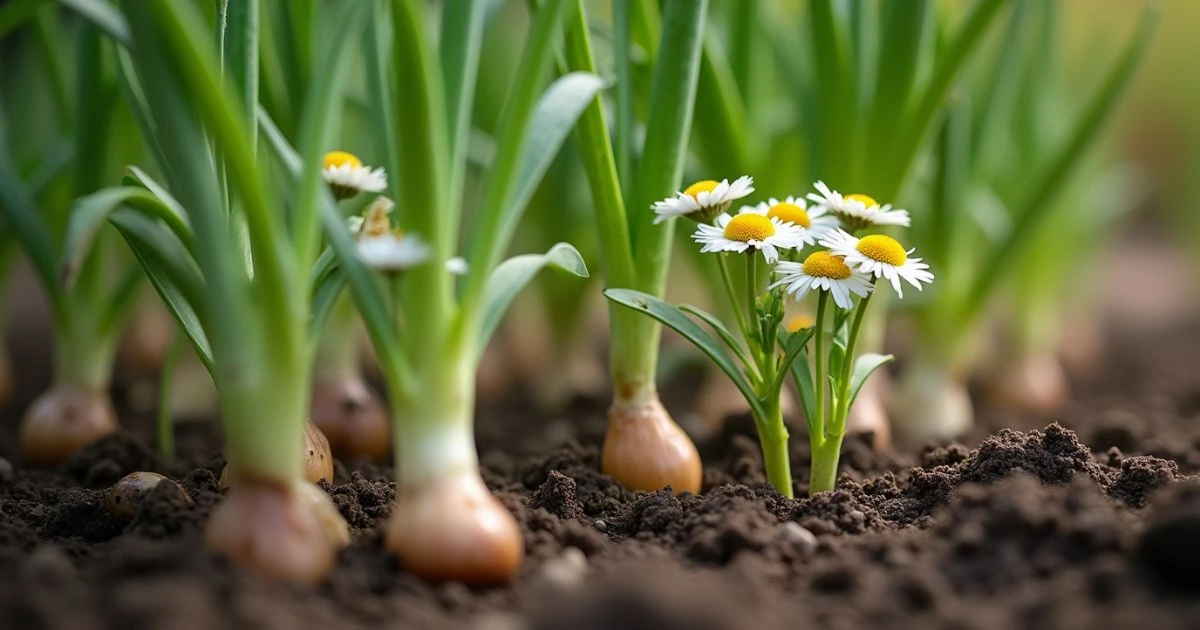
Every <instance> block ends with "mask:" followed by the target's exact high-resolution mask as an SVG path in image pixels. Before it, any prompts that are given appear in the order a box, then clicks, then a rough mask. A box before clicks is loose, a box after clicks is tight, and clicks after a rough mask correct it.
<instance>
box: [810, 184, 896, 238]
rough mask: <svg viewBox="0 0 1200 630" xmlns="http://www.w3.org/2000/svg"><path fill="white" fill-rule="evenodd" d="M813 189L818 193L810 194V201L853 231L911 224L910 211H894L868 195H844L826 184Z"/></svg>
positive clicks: (815, 186) (815, 185) (890, 206)
mask: <svg viewBox="0 0 1200 630" xmlns="http://www.w3.org/2000/svg"><path fill="white" fill-rule="evenodd" d="M813 188H816V189H817V192H816V193H809V194H808V199H809V200H811V201H813V202H815V203H816V204H818V206H819V207H820V208H822V209H823V210H824V211H827V212H828V213H829V214H832V215H833V216H835V217H837V218H838V219H839V220H840V221H841V222H842V223H843V224H844V225H845V226H846V227H847V228H850V229H852V230H859V229H864V228H868V227H871V226H876V225H900V226H905V227H907V226H908V225H909V223H910V217H909V215H908V211H907V210H899V209H894V208H892V205H891V204H884V205H883V206H880V205H879V203H878V202H876V201H875V200H874V199H872V198H870V197H868V196H866V195H842V194H841V193H839V192H837V191H836V190H832V189H830V188H829V186H826V185H825V182H820V181H819V182H816V183H815V184H813Z"/></svg>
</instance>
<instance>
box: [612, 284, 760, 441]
mask: <svg viewBox="0 0 1200 630" xmlns="http://www.w3.org/2000/svg"><path fill="white" fill-rule="evenodd" d="M604 297H606V298H608V299H610V300H612V301H613V302H616V303H617V304H620V305H621V306H624V307H627V308H629V309H632V310H634V311H639V312H642V313H645V314H647V315H649V316H650V317H653V318H654V319H656V320H658V321H659V322H661V323H662V324H664V325H666V326H668V327H669V328H671V330H674V331H675V332H677V333H679V334H680V335H682V336H683V338H684V339H687V340H688V341H690V342H692V345H694V346H696V348H698V349H699V350H700V351H701V352H703V353H704V354H705V355H706V356H708V358H709V359H712V362H713V363H714V364H716V366H717V367H719V368H721V371H723V372H725V374H727V375H729V378H730V380H732V381H733V384H734V385H736V386H737V388H738V391H740V392H742V396H744V397H745V398H746V402H747V403H749V405H750V410H751V411H752V412H753V413H754V417H755V418H765V417H766V415H767V414H766V410H765V409H764V408H763V406H762V402H761V401H759V399H758V396H757V395H756V394H755V393H754V390H753V389H752V388H751V387H750V383H749V381H747V380H746V377H745V375H743V374H742V372H741V370H739V369H738V368H737V365H736V364H735V363H734V362H733V359H732V358H731V357H730V356H729V353H727V352H725V349H724V348H722V347H721V342H719V341H717V339H716V338H715V337H713V336H712V335H710V334H708V332H707V331H705V330H704V329H703V328H701V327H700V325H699V324H697V323H696V322H695V321H693V320H692V319H691V318H689V317H688V316H687V314H686V313H684V312H683V311H681V310H679V309H678V308H676V307H674V306H672V305H670V304H668V303H666V302H664V301H662V300H660V299H658V298H656V297H654V296H652V295H649V294H647V293H642V292H641V291H634V290H632V289H608V290H606V291H605V292H604Z"/></svg>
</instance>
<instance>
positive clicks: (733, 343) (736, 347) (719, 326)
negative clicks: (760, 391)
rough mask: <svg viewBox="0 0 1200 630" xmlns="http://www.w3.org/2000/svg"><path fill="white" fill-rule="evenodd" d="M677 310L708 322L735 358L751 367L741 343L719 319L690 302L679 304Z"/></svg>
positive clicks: (747, 367) (743, 364)
mask: <svg viewBox="0 0 1200 630" xmlns="http://www.w3.org/2000/svg"><path fill="white" fill-rule="evenodd" d="M679 310H681V311H683V312H684V313H687V314H689V315H694V316H696V317H699V318H700V319H701V320H702V321H703V322H704V323H706V324H708V326H709V327H710V328H712V329H713V331H714V332H716V333H717V336H719V337H720V338H721V341H724V342H725V345H726V346H728V347H729V349H730V350H732V351H733V353H734V355H736V356H737V358H738V359H739V360H740V361H741V362H742V366H743V367H744V368H745V369H747V370H749V369H752V366H753V365H754V362H753V361H751V360H750V357H748V356H746V352H745V351H744V350H742V345H741V344H740V343H738V341H737V339H736V338H735V337H734V336H733V333H730V332H729V329H728V328H726V327H725V324H723V323H721V320H719V319H717V318H716V316H715V315H713V314H712V313H709V312H708V311H705V310H703V309H700V308H697V307H695V306H692V305H691V304H680V305H679Z"/></svg>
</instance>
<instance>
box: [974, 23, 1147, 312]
mask: <svg viewBox="0 0 1200 630" xmlns="http://www.w3.org/2000/svg"><path fill="white" fill-rule="evenodd" d="M1157 22H1158V12H1157V11H1156V10H1154V9H1151V8H1146V9H1143V10H1142V16H1141V19H1140V20H1139V21H1138V25H1137V29H1136V31H1135V32H1134V34H1133V37H1132V38H1130V40H1129V43H1128V44H1127V45H1126V46H1125V50H1124V51H1123V52H1122V53H1121V56H1120V57H1119V58H1118V59H1117V60H1116V62H1115V63H1114V64H1113V67H1112V70H1110V71H1109V73H1108V76H1107V78H1106V79H1105V81H1104V83H1103V84H1102V85H1101V87H1100V89H1099V91H1098V92H1097V93H1096V95H1095V96H1094V97H1093V98H1092V100H1091V101H1090V102H1089V104H1088V107H1087V109H1086V110H1085V111H1084V112H1083V114H1082V115H1081V116H1080V118H1079V120H1078V122H1077V123H1076V124H1075V127H1074V128H1073V129H1072V132H1071V133H1070V135H1069V136H1067V138H1066V140H1065V141H1064V142H1063V143H1062V145H1061V147H1060V148H1059V149H1058V151H1057V152H1056V153H1055V154H1054V155H1053V157H1052V159H1051V161H1050V162H1049V166H1048V168H1046V170H1045V173H1044V175H1042V177H1041V179H1040V180H1038V182H1037V184H1036V185H1035V186H1034V187H1033V191H1032V193H1031V194H1030V195H1029V196H1028V197H1027V198H1026V199H1025V200H1024V201H1023V202H1022V203H1021V204H1020V205H1019V206H1018V209H1017V211H1016V212H1017V215H1016V216H1017V217H1018V218H1017V221H1016V224H1015V225H1013V228H1012V230H1011V231H1009V233H1008V234H1007V236H1006V237H1005V239H1004V240H1003V241H1002V242H1001V243H1000V244H999V245H998V246H997V247H996V248H995V249H994V250H993V251H992V252H991V254H990V256H989V257H988V259H987V262H986V263H985V264H984V266H983V267H982V271H981V273H980V274H979V277H978V279H977V280H976V281H975V282H974V283H973V284H972V286H971V292H970V293H969V294H968V295H967V299H966V301H965V302H964V304H963V306H962V308H961V311H960V314H959V321H961V322H970V321H973V320H974V318H975V317H976V316H977V315H978V314H979V311H980V310H981V309H982V308H983V307H984V305H985V304H987V301H988V298H989V297H990V296H991V295H992V294H993V293H994V291H995V286H996V284H997V283H998V282H999V281H1000V278H1001V275H1002V273H1003V272H1004V270H1005V269H1007V268H1008V267H1009V265H1008V264H1007V262H1008V261H1009V260H1011V259H1012V258H1013V257H1014V256H1015V255H1016V254H1017V253H1019V251H1020V250H1021V248H1022V247H1024V246H1025V245H1026V244H1027V243H1028V242H1029V241H1030V240H1032V237H1033V235H1034V234H1035V233H1036V231H1037V229H1038V227H1039V226H1040V225H1041V224H1042V222H1043V221H1045V220H1046V218H1047V217H1048V216H1049V215H1050V214H1051V213H1049V212H1047V211H1046V210H1045V209H1046V208H1048V207H1051V201H1052V200H1053V199H1054V196H1055V195H1056V194H1058V192H1060V191H1061V190H1062V188H1063V187H1064V186H1063V183H1064V181H1065V180H1066V179H1067V178H1068V177H1069V176H1070V175H1071V173H1072V172H1073V170H1074V167H1075V166H1076V165H1077V164H1078V163H1079V162H1080V157H1081V156H1082V155H1083V153H1084V151H1086V150H1087V148H1088V147H1089V146H1090V145H1091V143H1092V142H1093V141H1094V140H1095V139H1096V137H1097V136H1098V135H1099V131H1100V128H1101V127H1102V126H1103V124H1104V122H1105V121H1106V120H1107V119H1108V115H1109V113H1110V112H1111V111H1112V109H1113V106H1114V105H1115V104H1116V102H1117V99H1118V97H1120V95H1121V93H1122V92H1124V90H1125V87H1126V86H1127V85H1128V83H1129V79H1130V77H1131V76H1132V75H1133V71H1134V69H1135V68H1136V67H1137V65H1138V62H1139V61H1140V60H1141V59H1142V56H1143V55H1144V54H1145V52H1146V47H1147V45H1148V44H1149V42H1150V35H1151V34H1152V33H1153V32H1154V27H1155V25H1156V23H1157Z"/></svg>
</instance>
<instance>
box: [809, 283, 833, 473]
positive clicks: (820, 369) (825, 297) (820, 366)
mask: <svg viewBox="0 0 1200 630" xmlns="http://www.w3.org/2000/svg"><path fill="white" fill-rule="evenodd" d="M828 301H829V293H828V292H825V291H822V292H821V295H820V297H818V298H817V322H816V327H815V328H813V344H815V345H816V348H817V349H816V365H815V374H816V378H815V379H814V381H815V382H814V383H813V390H814V391H815V393H816V396H815V398H816V401H815V403H816V404H815V406H814V407H813V411H814V413H815V414H816V416H817V417H816V418H815V419H814V421H813V423H812V424H813V426H815V427H817V428H818V429H820V432H819V433H818V434H817V435H813V436H809V439H810V440H811V441H812V442H813V443H814V444H817V443H820V442H823V441H824V440H825V387H826V385H825V370H826V365H825V303H826V302H828ZM815 453H816V451H815V449H814V455H815Z"/></svg>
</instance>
